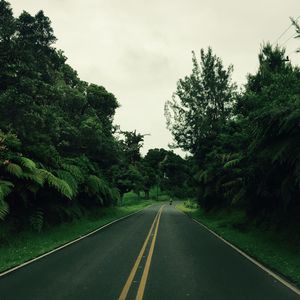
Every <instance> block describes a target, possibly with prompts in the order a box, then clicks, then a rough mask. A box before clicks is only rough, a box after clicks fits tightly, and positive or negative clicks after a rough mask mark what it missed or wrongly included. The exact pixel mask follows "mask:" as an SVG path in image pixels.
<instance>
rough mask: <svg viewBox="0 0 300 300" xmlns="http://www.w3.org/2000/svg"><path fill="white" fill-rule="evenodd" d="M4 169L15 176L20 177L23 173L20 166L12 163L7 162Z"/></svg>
mask: <svg viewBox="0 0 300 300" xmlns="http://www.w3.org/2000/svg"><path fill="white" fill-rule="evenodd" d="M6 171H7V172H8V173H10V174H11V175H13V176H15V177H17V178H21V177H22V174H23V170H22V168H21V167H20V166H19V165H17V164H14V163H9V164H8V165H7V166H6Z"/></svg>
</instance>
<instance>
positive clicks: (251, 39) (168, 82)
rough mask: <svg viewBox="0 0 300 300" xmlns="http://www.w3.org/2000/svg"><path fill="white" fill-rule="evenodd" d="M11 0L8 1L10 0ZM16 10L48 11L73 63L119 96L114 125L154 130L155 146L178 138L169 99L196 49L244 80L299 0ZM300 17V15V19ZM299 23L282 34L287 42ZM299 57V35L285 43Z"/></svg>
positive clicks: (14, 1)
mask: <svg viewBox="0 0 300 300" xmlns="http://www.w3.org/2000/svg"><path fill="white" fill-rule="evenodd" d="M8 1H9V0H8ZM10 3H11V5H12V8H13V10H14V13H15V16H18V15H19V14H20V13H21V12H22V10H26V11H28V12H30V13H32V14H35V13H36V12H37V11H38V10H41V9H42V10H43V11H44V12H45V14H46V15H47V16H49V17H50V19H51V21H52V26H53V28H54V32H55V35H56V37H57V38H58V42H57V44H56V46H57V47H58V48H60V49H62V50H63V51H64V52H65V55H66V56H67V57H68V63H69V64H70V65H71V66H72V67H73V68H75V69H76V70H77V71H78V74H79V76H80V78H81V79H82V80H85V81H88V82H92V83H97V84H100V85H103V86H104V87H106V88H107V89H108V90H109V91H110V92H112V93H113V94H115V95H116V97H117V98H118V101H119V103H120V104H121V108H119V109H118V111H117V114H116V118H115V123H117V124H120V125H121V128H122V129H123V130H134V129H137V131H138V132H140V133H149V134H151V136H147V137H146V138H145V147H144V150H143V152H144V153H145V152H146V151H147V150H148V149H149V148H155V147H164V148H167V145H168V143H170V142H171V141H172V137H171V135H170V133H169V132H168V130H167V129H166V125H165V118H164V110H163V108H164V103H165V101H166V100H168V99H170V98H171V96H172V93H173V92H174V91H175V89H176V82H177V81H178V79H179V78H182V77H183V76H185V75H187V74H189V73H190V72H191V67H192V66H191V51H192V50H195V51H196V53H197V54H199V52H200V49H201V48H207V47H208V46H211V47H212V48H213V51H214V52H215V53H216V54H217V55H218V56H220V57H221V58H222V59H223V62H224V64H225V65H228V64H233V65H234V75H233V79H234V80H235V81H236V82H238V83H239V84H242V83H243V82H244V81H245V76H246V74H247V73H252V72H254V71H255V70H256V68H257V55H258V52H259V49H260V45H261V44H262V43H263V42H266V41H271V42H275V41H276V40H277V38H278V37H279V36H280V34H281V33H282V32H283V31H284V30H285V29H287V28H288V26H289V25H290V21H289V17H290V16H292V17H295V18H296V17H298V16H299V15H300V1H299V0H286V1H282V0H251V1H250V0H248V1H245V0H226V1H225V0H185V1H184V0H152V1H149V0H106V1H104V0H39V1H37V0H10ZM299 20H300V19H299ZM293 32H294V29H293V28H290V29H289V31H288V32H287V33H286V34H285V35H284V36H283V37H282V38H281V39H280V40H279V44H284V43H285V42H286V41H287V40H288V39H289V38H290V37H291V36H292V35H293ZM284 45H285V46H286V47H287V54H289V56H290V58H291V60H292V62H293V63H295V64H296V63H300V54H295V53H294V52H293V51H294V50H295V49H296V48H297V47H300V39H299V40H294V39H289V40H288V41H287V42H286V43H285V44H284Z"/></svg>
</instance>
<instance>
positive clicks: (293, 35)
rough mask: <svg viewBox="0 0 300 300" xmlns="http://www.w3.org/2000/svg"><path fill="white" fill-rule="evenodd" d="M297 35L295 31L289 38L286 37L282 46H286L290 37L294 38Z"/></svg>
mask: <svg viewBox="0 0 300 300" xmlns="http://www.w3.org/2000/svg"><path fill="white" fill-rule="evenodd" d="M296 36H297V35H296V34H295V33H293V34H292V35H291V36H290V37H289V38H288V39H286V40H285V41H284V42H283V43H282V44H281V45H280V46H281V47H282V46H284V45H285V44H286V43H287V42H288V41H289V40H290V39H292V38H293V37H296Z"/></svg>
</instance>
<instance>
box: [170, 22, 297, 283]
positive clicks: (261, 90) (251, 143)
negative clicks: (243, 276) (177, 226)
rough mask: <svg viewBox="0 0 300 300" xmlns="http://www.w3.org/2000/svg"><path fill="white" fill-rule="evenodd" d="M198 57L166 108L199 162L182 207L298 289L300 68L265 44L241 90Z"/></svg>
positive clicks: (225, 71)
mask: <svg viewBox="0 0 300 300" xmlns="http://www.w3.org/2000/svg"><path fill="white" fill-rule="evenodd" d="M293 24H294V25H295V28H296V31H297V33H298V34H299V25H298V24H297V23H296V21H294V20H293ZM200 54H201V55H200V60H199V61H198V59H197V57H196V55H195V54H194V53H193V58H192V61H193V69H192V73H191V75H189V76H186V77H185V78H184V79H181V80H179V82H178V85H177V90H176V91H175V93H174V95H173V98H172V100H170V101H167V102H166V106H165V115H166V118H167V125H168V127H169V129H170V131H171V133H172V134H173V137H174V141H175V146H177V147H180V148H182V149H183V150H186V151H188V152H189V153H190V154H191V159H192V160H193V161H194V163H195V166H194V173H193V178H194V186H195V189H196V193H195V199H196V200H197V203H195V202H193V201H190V200H189V201H186V202H185V203H184V205H181V206H180V208H181V209H182V210H184V211H185V212H187V213H189V214H191V215H192V216H193V217H195V218H196V219H199V220H201V221H202V222H204V223H205V224H206V225H208V226H209V227H210V228H212V229H213V230H214V231H216V232H217V233H219V234H220V235H222V236H224V237H225V238H226V239H228V240H229V241H231V242H232V243H233V244H235V245H237V246H238V247H240V248H242V249H243V250H244V251H246V252H248V253H250V255H252V256H254V257H257V258H258V259H259V260H260V261H262V262H264V263H265V264H267V265H268V266H270V267H271V268H273V269H275V270H277V271H279V272H281V273H282V274H284V275H286V276H287V277H289V278H291V279H292V280H293V281H294V282H296V283H297V284H299V283H300V277H299V269H300V261H299V255H298V254H299V253H298V252H299V246H300V244H299V233H300V223H299V213H300V201H299V199H300V148H299V147H300V89H299V88H300V68H299V67H298V66H294V65H292V64H291V62H290V61H289V59H288V58H287V57H286V55H285V49H284V48H280V47H279V46H272V45H271V44H269V43H267V44H265V45H263V46H262V48H261V50H260V53H259V56H258V60H259V67H258V70H257V72H256V73H254V74H249V75H248V77H247V82H246V84H245V85H244V86H243V87H242V88H241V89H240V90H238V89H237V88H236V85H235V84H234V83H232V80H231V74H232V70H233V69H232V66H229V67H228V68H226V67H224V66H223V63H222V61H221V59H220V58H218V57H217V56H216V55H215V54H213V52H212V49H211V48H209V49H208V50H207V51H205V50H203V49H202V50H201V53H200Z"/></svg>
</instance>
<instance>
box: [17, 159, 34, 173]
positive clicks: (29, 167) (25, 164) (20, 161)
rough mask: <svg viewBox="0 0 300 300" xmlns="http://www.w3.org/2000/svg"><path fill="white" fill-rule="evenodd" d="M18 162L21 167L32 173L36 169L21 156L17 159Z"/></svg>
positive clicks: (32, 162)
mask: <svg viewBox="0 0 300 300" xmlns="http://www.w3.org/2000/svg"><path fill="white" fill-rule="evenodd" d="M18 161H19V163H20V164H21V165H22V167H24V168H25V169H28V170H30V171H34V170H35V169H36V168H37V167H36V164H35V162H34V161H32V160H31V159H29V158H27V157H23V156H21V157H19V158H18Z"/></svg>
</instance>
